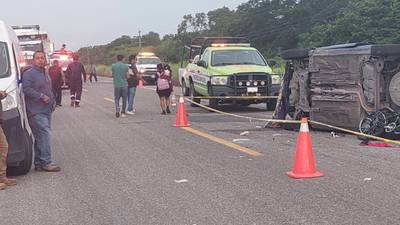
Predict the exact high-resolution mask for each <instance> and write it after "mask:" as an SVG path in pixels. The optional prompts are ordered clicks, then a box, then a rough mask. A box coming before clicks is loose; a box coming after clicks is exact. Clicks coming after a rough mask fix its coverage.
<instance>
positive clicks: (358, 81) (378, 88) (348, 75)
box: [281, 43, 400, 134]
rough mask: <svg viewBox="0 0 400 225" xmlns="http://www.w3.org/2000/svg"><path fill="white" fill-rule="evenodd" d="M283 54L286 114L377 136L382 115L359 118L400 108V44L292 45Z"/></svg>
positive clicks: (284, 107)
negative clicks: (377, 126)
mask: <svg viewBox="0 0 400 225" xmlns="http://www.w3.org/2000/svg"><path fill="white" fill-rule="evenodd" d="M282 57H283V58H284V59H285V60H287V62H288V63H287V66H286V71H285V75H284V77H283V80H284V81H283V90H282V103H283V104H282V107H281V111H282V112H284V113H282V115H284V114H285V115H286V113H287V114H289V115H290V117H291V118H293V119H299V118H300V117H302V116H309V117H310V118H311V119H312V120H315V121H319V122H323V123H328V124H331V125H334V126H339V127H343V128H350V129H353V130H358V129H360V130H363V129H364V131H363V132H366V133H368V132H372V133H371V134H373V129H375V128H374V126H376V125H377V124H378V123H379V120H380V119H381V118H375V119H371V120H369V121H370V122H369V124H360V121H362V120H363V119H364V118H366V117H368V116H371V115H375V112H377V111H380V110H382V109H387V111H392V112H396V111H397V112H398V111H399V110H400V44H387V45H374V44H365V43H350V44H342V45H333V46H326V47H320V48H314V49H289V50H286V51H283V52H282ZM378 116H379V115H378ZM382 120H383V121H384V120H385V118H383V119H382ZM360 126H361V127H360ZM362 126H364V127H362ZM368 130H369V131H368Z"/></svg>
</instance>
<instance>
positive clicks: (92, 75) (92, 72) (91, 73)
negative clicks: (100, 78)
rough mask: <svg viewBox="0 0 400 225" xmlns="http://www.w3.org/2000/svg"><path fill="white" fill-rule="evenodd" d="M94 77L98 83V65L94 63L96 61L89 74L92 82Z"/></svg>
mask: <svg viewBox="0 0 400 225" xmlns="http://www.w3.org/2000/svg"><path fill="white" fill-rule="evenodd" d="M92 77H94V80H95V81H96V83H97V71H96V65H94V63H92V65H91V66H90V76H89V81H90V83H92Z"/></svg>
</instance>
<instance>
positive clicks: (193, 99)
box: [189, 82, 200, 107]
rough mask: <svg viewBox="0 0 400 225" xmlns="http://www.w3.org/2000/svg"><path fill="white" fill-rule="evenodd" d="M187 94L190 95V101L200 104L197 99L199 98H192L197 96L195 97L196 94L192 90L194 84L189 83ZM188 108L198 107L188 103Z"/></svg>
mask: <svg viewBox="0 0 400 225" xmlns="http://www.w3.org/2000/svg"><path fill="white" fill-rule="evenodd" d="M189 94H190V97H191V98H192V99H191V100H192V101H194V102H196V103H199V104H200V99H199V98H194V97H196V96H198V95H197V93H196V90H195V89H194V84H193V82H190V87H189ZM190 106H192V107H199V106H198V105H196V104H193V103H190Z"/></svg>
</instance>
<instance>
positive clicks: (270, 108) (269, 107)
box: [266, 99, 277, 111]
mask: <svg viewBox="0 0 400 225" xmlns="http://www.w3.org/2000/svg"><path fill="white" fill-rule="evenodd" d="M276 103H277V101H276V99H268V100H267V103H266V105H267V111H274V110H275V108H276Z"/></svg>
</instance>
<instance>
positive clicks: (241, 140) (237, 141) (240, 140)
mask: <svg viewBox="0 0 400 225" xmlns="http://www.w3.org/2000/svg"><path fill="white" fill-rule="evenodd" d="M248 141H250V139H233V142H234V143H243V142H248Z"/></svg>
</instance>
